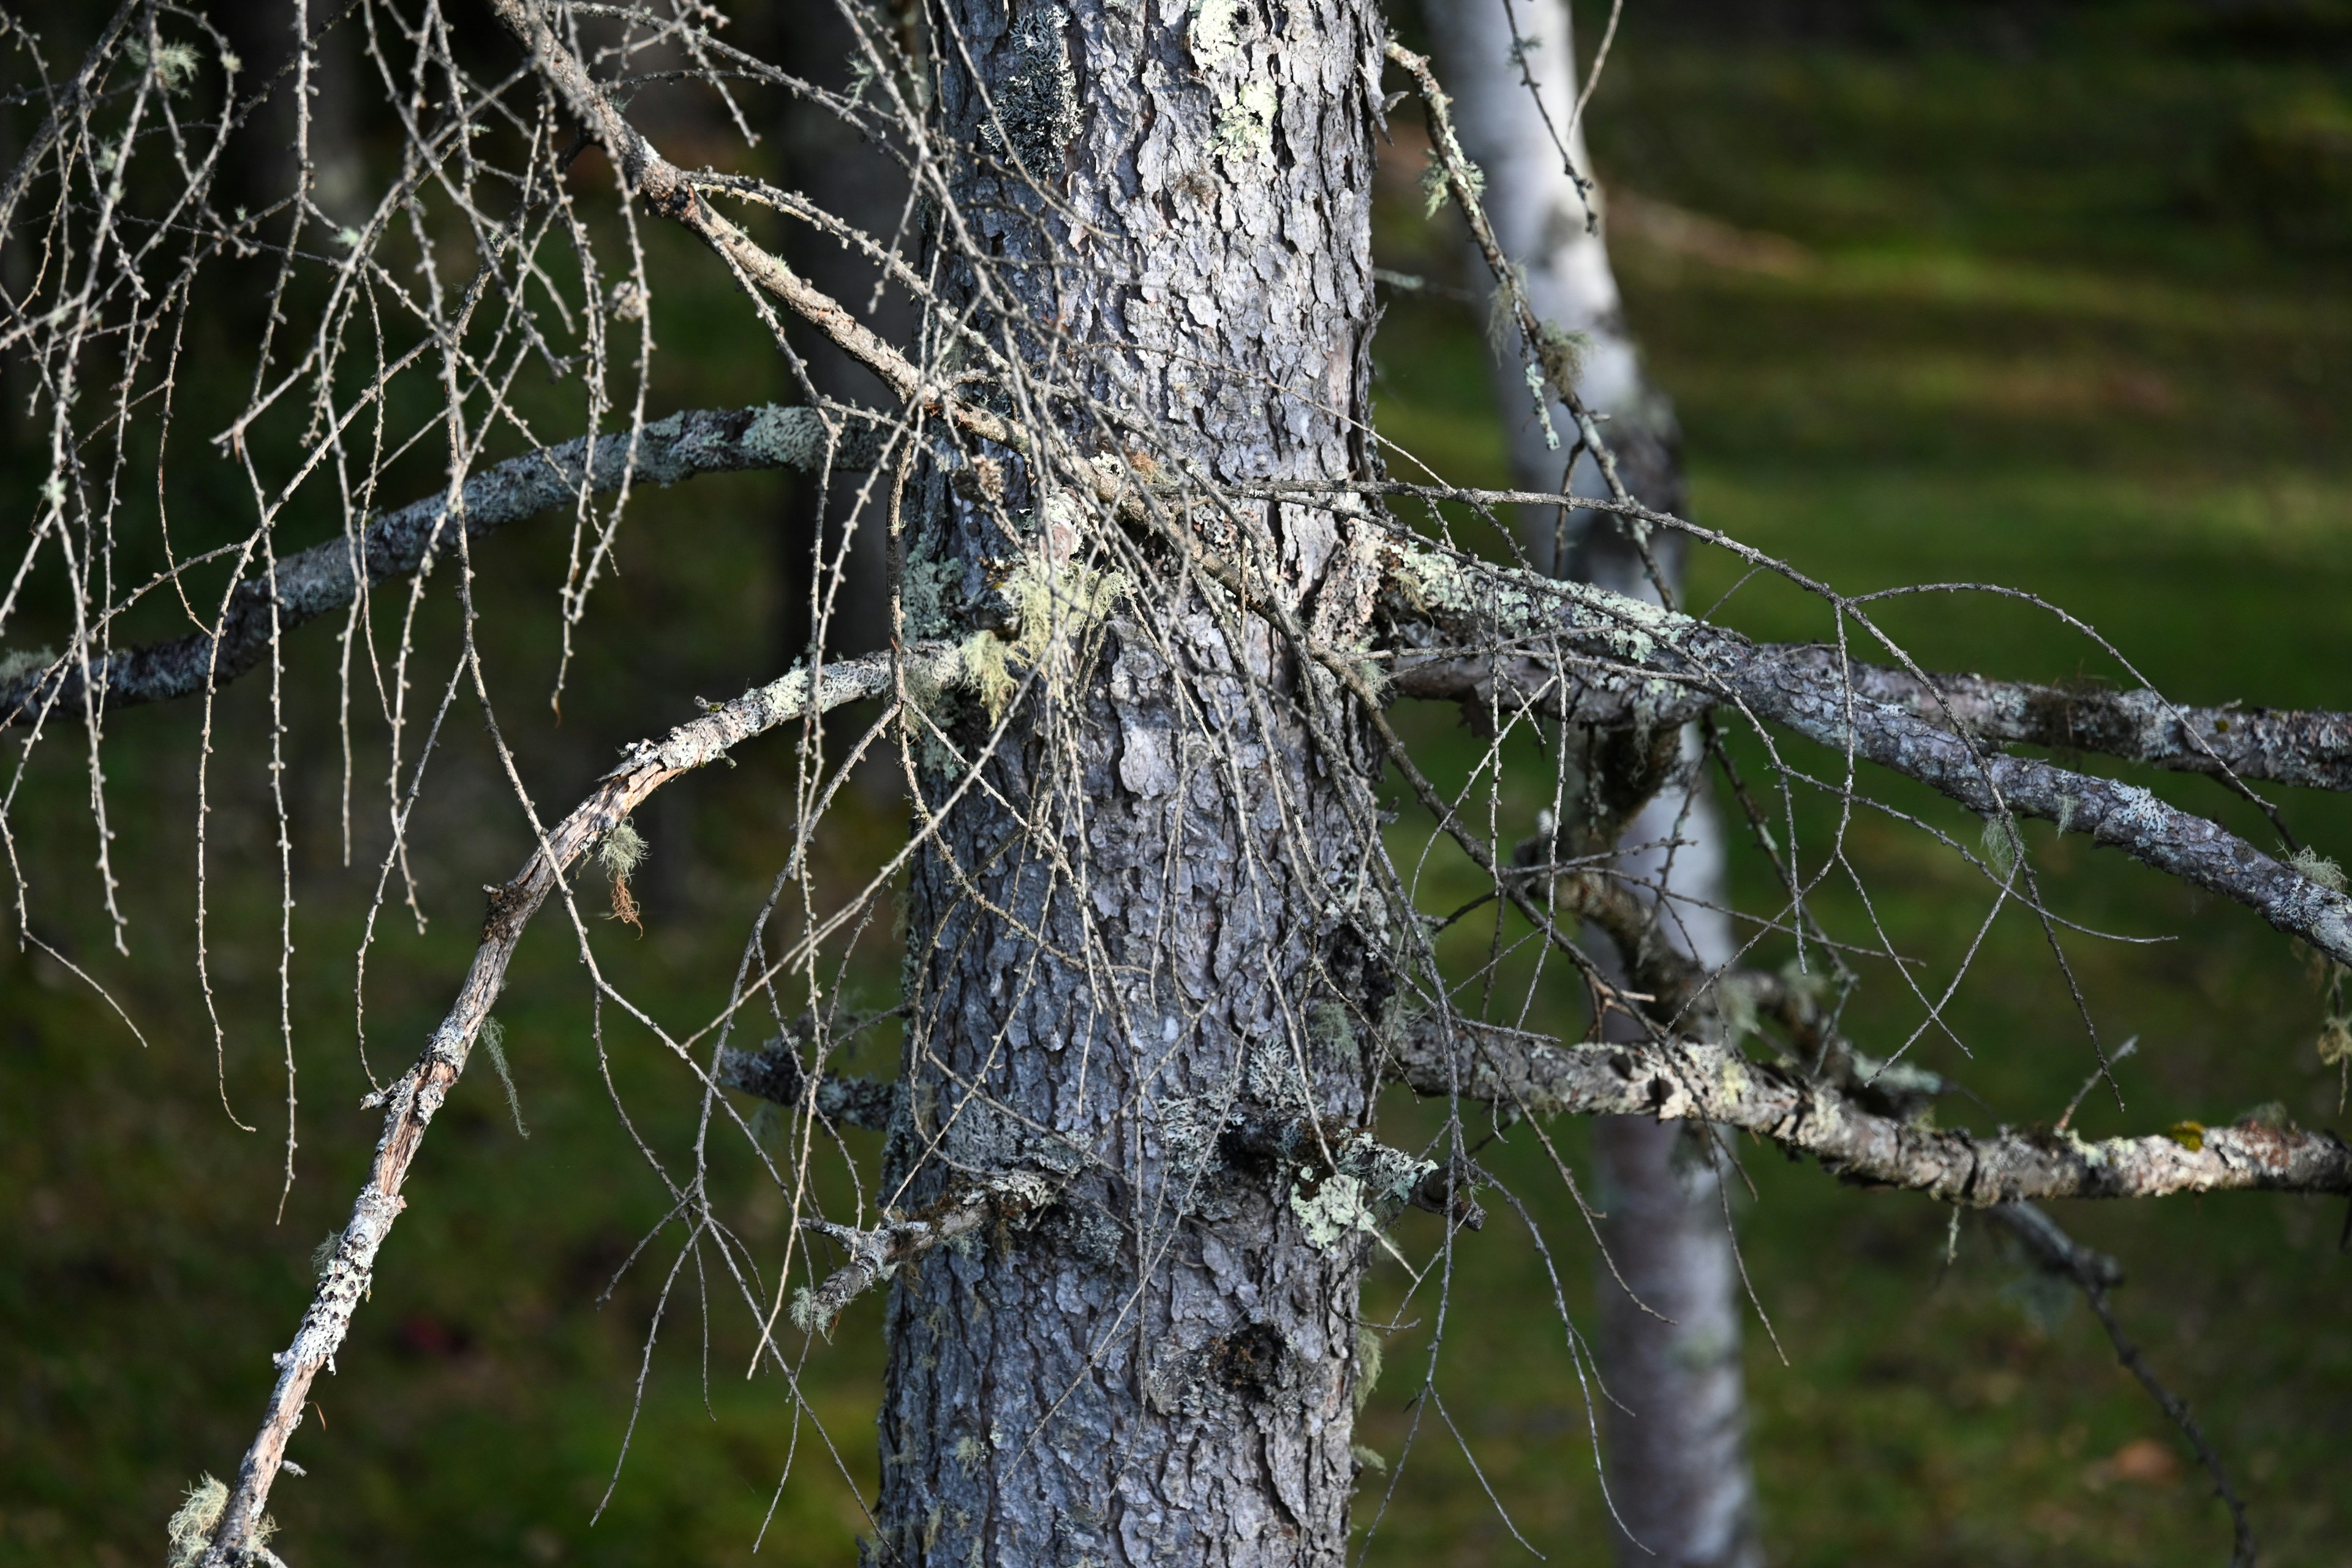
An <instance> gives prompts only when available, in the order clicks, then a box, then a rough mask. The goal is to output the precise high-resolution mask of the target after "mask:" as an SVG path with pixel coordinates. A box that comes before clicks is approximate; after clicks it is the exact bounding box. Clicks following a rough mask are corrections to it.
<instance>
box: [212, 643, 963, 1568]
mask: <svg viewBox="0 0 2352 1568" xmlns="http://www.w3.org/2000/svg"><path fill="white" fill-rule="evenodd" d="M906 659H907V662H908V664H909V665H910V666H912V667H913V668H915V669H916V670H917V671H918V672H919V675H920V676H921V677H922V678H923V679H927V680H929V681H930V682H933V683H936V684H937V685H939V686H948V685H952V684H954V682H955V680H956V679H957V671H958V670H959V669H960V668H961V663H960V655H959V653H958V651H957V650H956V648H955V647H953V646H952V645H949V644H944V643H923V644H919V645H917V646H916V647H910V648H908V650H906ZM894 684H895V677H894V673H893V670H892V661H891V658H890V656H889V655H887V654H872V655H868V656H866V658H859V659H853V660H848V661H845V662H843V663H839V664H831V665H826V666H824V667H823V668H821V669H820V670H819V671H818V673H817V675H816V677H815V679H814V681H812V679H811V677H810V674H809V672H808V671H807V670H806V669H804V668H802V669H794V670H793V671H792V672H791V673H790V674H788V675H785V676H783V677H782V679H777V680H774V681H772V682H770V683H769V684H768V685H766V686H762V687H760V688H757V689H753V690H751V691H748V692H745V693H744V694H743V695H742V696H740V697H738V698H736V699H735V700H733V701H731V702H729V703H727V704H726V705H725V706H723V707H720V708H718V709H715V710H712V711H710V712H709V713H707V714H705V715H704V716H703V717H701V718H699V719H696V720H693V721H690V722H688V723H685V724H681V725H679V726H678V727H677V729H675V730H672V731H670V732H669V733H668V734H667V735H666V736H664V737H663V738H662V739H661V740H659V741H646V742H639V743H638V744H637V745H636V746H635V747H634V748H633V749H632V750H631V751H630V752H629V754H628V757H627V759H626V760H625V761H624V762H623V763H621V765H620V766H618V767H616V768H614V770H613V771H612V772H611V773H607V774H606V775H605V776H604V782H603V784H600V785H599V786H598V788H597V789H596V791H595V793H593V795H589V797H588V798H587V799H586V800H584V801H583V802H582V803H581V804H580V805H578V806H577V807H576V808H574V809H573V811H572V814H571V815H570V816H566V817H565V818H564V819H563V820H562V822H560V823H558V824H557V825H556V826H554V827H553V828H552V829H551V830H550V831H549V832H548V833H547V835H546V836H545V837H544V838H543V839H542V840H541V844H540V847H539V848H538V849H536V850H534V851H533V852H532V854H531V857H530V859H529V860H528V861H526V862H524V864H523V868H522V869H521V870H520V871H519V872H517V873H516V874H515V876H514V878H513V879H512V880H510V881H509V882H508V883H506V884H505V885H504V886H503V887H500V888H499V889H495V890H494V891H493V892H492V893H491V895H490V907H489V912H488V916H487V917H486V918H485V920H484V921H483V924H482V940H481V943H480V945H479V946H478V948H476V950H475V952H474V963H473V967H472V968H471V969H470V970H469V971H468V972H467V976H466V981H465V984H464V985H463V986H461V987H460V988H459V990H458V993H457V1000H456V1002H455V1003H453V1004H452V1005H451V1006H450V1008H449V1012H448V1015H447V1016H446V1017H445V1018H444V1019H443V1020H442V1023H441V1026H440V1027H439V1028H438V1029H436V1030H435V1031H434V1034H433V1037H432V1040H431V1041H430V1043H428V1044H427V1045H426V1047H425V1051H424V1054H423V1055H421V1056H420V1057H418V1058H417V1059H416V1062H415V1065H414V1066H413V1067H411V1068H409V1069H408V1071H406V1072H405V1073H404V1074H402V1075H401V1077H400V1078H399V1079H395V1080H394V1082H393V1084H392V1085H391V1086H390V1087H389V1088H387V1089H384V1090H383V1091H382V1092H381V1093H379V1094H377V1095H373V1096H370V1097H369V1101H368V1103H370V1104H372V1105H374V1104H381V1105H383V1106H384V1107H385V1110H384V1124H383V1136H382V1137H380V1138H379V1139H378V1140H377V1141H376V1147H375V1155H374V1158H373V1161H372V1162H371V1163H370V1166H369V1170H368V1178H367V1181H366V1183H365V1184H363V1185H362V1187H361V1189H360V1194H359V1198H358V1201H357V1202H355V1203H354V1204H353V1205H352V1218H351V1223H350V1224H349V1225H347V1226H345V1227H344V1229H343V1232H342V1234H341V1236H340V1237H337V1238H336V1241H335V1246H334V1251H333V1255H332V1256H331V1258H330V1259H329V1260H328V1262H327V1264H326V1267H325V1268H324V1269H323V1270H322V1271H321V1273H320V1277H319V1287H318V1290H317V1292H316V1293H315V1294H314V1295H313V1296H312V1297H311V1300H310V1310H308V1311H306V1312H305V1313H304V1314H303V1316H302V1326H301V1328H300V1329H299V1331H297V1332H296V1334H295V1336H294V1341H293V1343H292V1344H291V1345H289V1347H288V1348H287V1349H286V1350H284V1351H283V1352H279V1353H278V1355H277V1357H276V1358H275V1360H276V1362H277V1364H278V1385H277V1387H276V1389H275V1390H274V1391H273V1392H272V1393H271V1394H270V1399H269V1409H268V1415H267V1417H266V1418H265V1419H264V1421H263V1422H262V1426H261V1430H260V1432H259V1433H258V1434H257V1436H255V1438H254V1440H253V1443H252V1446H251V1447H248V1448H247V1450H246V1455H245V1458H244V1460H243V1461H242V1462H241V1463H240V1464H239V1465H238V1467H237V1475H236V1488H235V1489H234V1490H233V1491H232V1492H231V1493H230V1496H229V1501H228V1506H227V1509H226V1510H225V1511H224V1512H223V1513H222V1515H221V1520H220V1523H219V1525H218V1527H217V1528H216V1529H215V1532H214V1535H213V1544H212V1546H211V1548H210V1550H209V1551H208V1552H206V1554H205V1558H204V1560H203V1568H232V1565H234V1564H236V1563H239V1562H240V1561H241V1560H242V1558H241V1553H242V1552H244V1550H245V1548H246V1545H247V1540H248V1538H249V1537H250V1536H251V1534H252V1532H253V1529H254V1525H255V1523H256V1522H257V1521H258V1520H259V1519H260V1518H261V1514H262V1508H263V1505H264V1504H265V1503H266V1502H267V1500H268V1496H269V1489H270V1486H271V1484H272V1483H273V1482H274V1481H275V1480H276V1479H277V1476H278V1468H279V1466H280V1465H281V1464H282V1463H283V1461H284V1458H285V1453H286V1444H287V1440H288V1439H289V1438H290V1437H291V1436H293V1435H294V1428H295V1427H296V1426H299V1424H300V1422H301V1419H302V1409H303V1405H304V1402H305V1401H306V1400H307V1399H308V1397H309V1394H310V1384H311V1381H312V1380H313V1379H314V1378H316V1377H317V1376H318V1374H319V1371H320V1368H322V1367H331V1366H332V1364H333V1362H334V1356H335V1352H336V1350H337V1349H338V1348H339V1347H340V1346H341V1344H342V1342H343V1336H344V1334H345V1333H346V1332H347V1331H349V1329H350V1327H351V1321H352V1313H353V1312H354V1311H356V1310H358V1307H359V1304H360V1302H361V1300H362V1299H363V1298H364V1297H365V1296H366V1295H367V1292H368V1288H369V1285H370V1283H371V1281H372V1279H373V1271H374V1268H375V1256H376V1252H377V1249H378V1248H380V1247H382V1246H383V1239H384V1237H385V1236H386V1235H387V1234H389V1232H390V1231H391V1229H392V1225H393V1221H394V1219H396V1218H398V1217H399V1215H400V1211H401V1210H402V1208H403V1207H404V1206H405V1200H404V1199H403V1198H402V1196H401V1195H400V1190H401V1187H402V1185H403V1184H404V1183H405V1182H406V1181H407V1178H408V1169H409V1166H410V1164H411V1163H413V1162H414V1161H415V1158H416V1151H417V1147H418V1145H419V1143H420V1142H422V1141H423V1139H424V1136H425V1128H426V1127H427V1126H428V1125H430V1124H431V1122H432V1121H433V1117H434V1114H435V1113H436V1111H438V1110H440V1108H441V1105H442V1102H443V1101H444V1100H446V1099H447V1098H448V1095H449V1091H450V1089H451V1088H453V1087H454V1086H455V1085H456V1083H457V1076H458V1074H460V1073H461V1072H463V1071H464V1070H465V1067H466V1060H467V1057H468V1056H469V1055H470V1054H471V1053H472V1050H473V1047H474V1042H475V1040H476V1039H477V1038H478V1037H479V1035H480V1033H481V1027H482V1022H483V1020H484V1019H486V1018H488V1016H489V1015H490V1009H491V1007H492V1006H493V1005H495V1004H496V1003H497V1001H498V997H499V992H500V990H502V989H503V988H504V986H505V984H506V973H507V965H508V963H509V961H510V960H511V959H512V958H513V956H514V950H515V944H516V942H518V941H519V940H520V938H521V936H522V931H523V927H524V926H525V925H527V924H528V923H529V922H530V918H531V916H532V915H534V914H536V913H537V912H538V911H539V908H540V906H541V904H543V903H544V902H546V900H547V897H548V895H549V894H550V893H551V892H553V891H555V890H556V889H557V888H558V887H559V886H560V885H561V883H562V876H563V872H564V871H565V869H566V868H569V867H570V866H571V865H572V862H573V861H574V860H576V859H578V858H580V856H581V855H582V854H583V852H584V851H586V850H587V849H589V848H590V847H593V845H594V844H596V843H597V842H598V841H599V840H600V839H601V838H603V837H604V835H605V834H607V833H609V832H611V831H612V829H613V828H614V826H617V825H618V824H619V823H621V822H622V821H623V820H624V819H625V818H626V817H627V816H628V815H629V813H630V812H632V811H634V810H635V808H636V807H637V806H638V805H640V804H642V803H643V802H644V801H645V799H646V797H647V796H648V795H652V794H653V793H654V792H655V791H656V790H657V789H659V788H660V787H661V786H662V785H663V784H667V783H668V782H669V781H670V780H672V779H674V778H676V777H677V776H678V775H679V774H681V773H690V772H692V771H693V770H694V769H696V768H699V767H702V766H705V765H706V764H708V763H712V762H715V761H717V760H718V759H719V757H720V756H722V755H724V754H725V753H726V752H728V751H729V750H730V749H731V748H733V747H734V746H736V745H738V744H740V743H741V742H744V741H747V740H749V739H751V737H752V736H754V735H758V734H761V733H762V732H764V731H769V730H772V729H774V728H776V727H777V726H778V725H781V724H787V723H790V722H792V721H794V720H796V719H800V718H803V717H804V716H809V715H814V714H817V713H823V712H825V711H828V710H832V709H835V708H838V707H840V706H842V705H843V704H844V703H847V702H854V701H857V700H860V699H863V698H871V697H879V696H883V695H885V694H887V693H888V692H890V691H891V690H892V689H894Z"/></svg>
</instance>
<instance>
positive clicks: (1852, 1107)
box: [1394, 1019, 2352, 1208]
mask: <svg viewBox="0 0 2352 1568" xmlns="http://www.w3.org/2000/svg"><path fill="white" fill-rule="evenodd" d="M1394 1076H1395V1077H1396V1078H1397V1079H1400V1080H1401V1081H1402V1082H1404V1083H1405V1084H1407V1085H1409V1086H1410V1087H1411V1088H1412V1089H1413V1091H1414V1092H1415V1093H1418V1094H1424V1095H1447V1096H1451V1095H1459V1096H1460V1097H1462V1098H1464V1099H1466V1100H1482V1101H1486V1102H1487V1103H1490V1104H1494V1105H1497V1106H1507V1107H1512V1108H1515V1109H1517V1110H1521V1111H1524V1112H1528V1113H1532V1114H1538V1115H1553V1116H1650V1117H1654V1118H1656V1119H1657V1120H1659V1121H1706V1122H1709V1123H1711V1124H1713V1125H1716V1126H1719V1127H1730V1128H1737V1129H1739V1130H1741V1131H1748V1132H1753V1133H1755V1134H1756V1135H1757V1136H1759V1137H1760V1138H1766V1139H1769V1140H1770V1141H1771V1142H1775V1143H1778V1144H1780V1146H1781V1147H1782V1148H1784V1149H1787V1150H1789V1151H1790V1152H1793V1153H1802V1154H1810V1155H1811V1156H1812V1157H1813V1158H1815V1159H1816V1160H1819V1161H1820V1162H1821V1163H1822V1165H1823V1167H1825V1168H1826V1169H1828V1170H1831V1171H1832V1172H1834V1173H1837V1174H1839V1175H1841V1176H1843V1177H1844V1178H1846V1179H1848V1180H1851V1181H1859V1182H1864V1183H1869V1184H1877V1185H1883V1186H1891V1187H1905V1188H1909V1189H1911V1190H1913V1191H1916V1192H1923V1193H1926V1194H1929V1195H1930V1196H1932V1197H1936V1198H1939V1199H1942V1200H1943V1201H1944V1202H1946V1203H1951V1204H1959V1205H1966V1206H1969V1207H1972V1208H1983V1207H1989V1206H1990V1205H1996V1204H2006V1203H2016V1202H2020V1201H2022V1200H2025V1199H2042V1198H2147V1197H2162V1196H2166V1195H2168V1194H2175V1193H2213V1192H2248V1191H2258V1192H2290V1193H2329V1194H2352V1147H2347V1145H2346V1144H2345V1142H2343V1140H2341V1139H2339V1138H2337V1137H2336V1135H2335V1134H2334V1133H2332V1132H2312V1131H2303V1130H2301V1129H2298V1128H2276V1127H2270V1126H2265V1125H2263V1124H2261V1123H2258V1122H2253V1121H2244V1122H2240V1123H2238V1124H2237V1125H2235V1126H2231V1127H2200V1128H2195V1129H2193V1130H2192V1129H2190V1128H2189V1127H2187V1126H2184V1127H2182V1128H2179V1129H2176V1130H2175V1131H2173V1132H2170V1133H2160V1134H2158V1135H2156V1136H2153V1137H2145V1138H2109V1139H2103V1140H2099V1141H2096V1142H2092V1141H2088V1140H2084V1139H2081V1138H2077V1137H2075V1136H2074V1135H2073V1134H2071V1133H2036V1132H2011V1131H2003V1132H2000V1133H1998V1134H1996V1135H1995V1136H1993V1137H1990V1138H1979V1137H1974V1136H1971V1135H1970V1134H1968V1133H1965V1132H1947V1131H1936V1130H1934V1129H1932V1128H1927V1127H1922V1126H1918V1125H1916V1124H1913V1123H1910V1122H1906V1121H1898V1120H1896V1119H1895V1118H1893V1117H1889V1116H1884V1115H1880V1114H1878V1113H1876V1112H1874V1111H1871V1110H1865V1109H1864V1108H1863V1107H1862V1106H1861V1104H1860V1103H1858V1101H1857V1100H1855V1099H1854V1098H1853V1096H1851V1095H1849V1094H1847V1093H1846V1092H1845V1091H1843V1090H1842V1089H1837V1088H1834V1087H1832V1086H1830V1085H1828V1084H1823V1083H1816V1082H1808V1081H1806V1080H1804V1079H1800V1078H1798V1077H1796V1076H1795V1075H1793V1074H1790V1073H1788V1072H1785V1071H1783V1070H1781V1069H1780V1068H1773V1067H1768V1066H1765V1065H1764V1064H1762V1063H1759V1062H1755V1061H1751V1060H1749V1059H1748V1058H1746V1057H1744V1056H1742V1055H1741V1054H1740V1053H1739V1052H1738V1051H1736V1050H1733V1049H1731V1048H1729V1047H1724V1046H1717V1045H1706V1044H1701V1043H1697V1042H1688V1041H1675V1042H1669V1043H1668V1044H1665V1045H1657V1046H1653V1045H1588V1046H1562V1045H1560V1044H1559V1043H1558V1042H1556V1041H1553V1040H1551V1039H1549V1038H1546V1037H1542V1036H1539V1035H1530V1034H1527V1033H1524V1032H1522V1031H1519V1030H1516V1029H1505V1028H1500V1027H1496V1026H1492V1025H1483V1024H1469V1023H1465V1022H1462V1021H1460V1020H1455V1021H1454V1022H1453V1023H1452V1024H1451V1026H1446V1025H1444V1024H1442V1023H1440V1022H1438V1021H1436V1020H1432V1019H1423V1020H1421V1021H1419V1022H1418V1023H1416V1025H1415V1026H1413V1027H1412V1029H1410V1030H1408V1031H1406V1032H1405V1035H1404V1038H1403V1040H1402V1043H1401V1044H1400V1046H1399V1047H1398V1059H1397V1062H1396V1066H1395V1068H1394Z"/></svg>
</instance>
